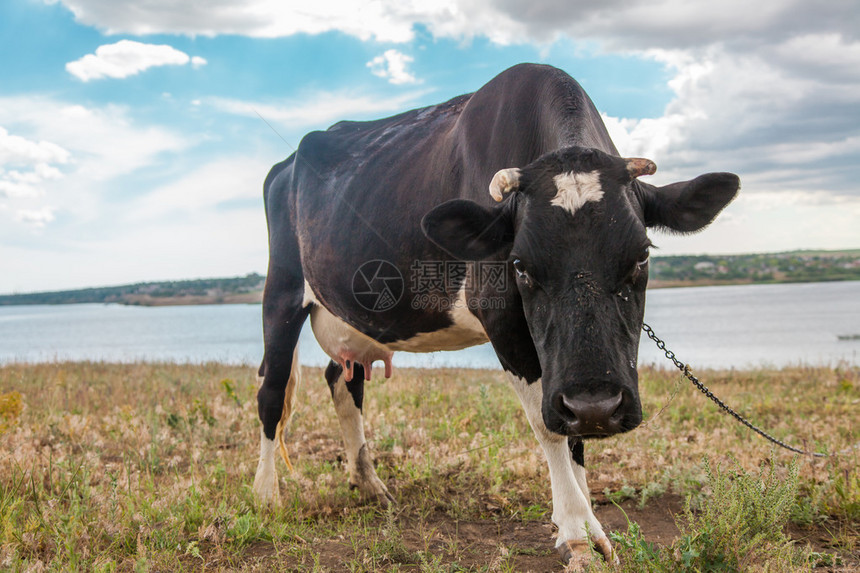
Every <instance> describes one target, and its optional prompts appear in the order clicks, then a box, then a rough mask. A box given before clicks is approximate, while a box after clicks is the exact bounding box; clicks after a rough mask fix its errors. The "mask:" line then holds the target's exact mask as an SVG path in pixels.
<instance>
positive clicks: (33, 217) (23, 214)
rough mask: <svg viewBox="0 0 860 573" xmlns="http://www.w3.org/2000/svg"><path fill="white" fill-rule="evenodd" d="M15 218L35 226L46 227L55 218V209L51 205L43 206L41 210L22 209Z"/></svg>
mask: <svg viewBox="0 0 860 573" xmlns="http://www.w3.org/2000/svg"><path fill="white" fill-rule="evenodd" d="M15 218H16V219H17V220H18V221H21V222H23V223H27V224H29V225H33V226H34V227H44V226H45V224H47V223H50V222H51V221H53V220H54V211H53V209H52V208H51V207H42V208H41V209H39V210H30V209H20V210H19V211H18V212H17V213H16V214H15Z"/></svg>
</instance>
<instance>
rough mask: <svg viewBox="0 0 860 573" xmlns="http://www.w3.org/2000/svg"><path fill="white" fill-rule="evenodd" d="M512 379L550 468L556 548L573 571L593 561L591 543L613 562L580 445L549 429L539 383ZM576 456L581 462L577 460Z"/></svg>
mask: <svg viewBox="0 0 860 573" xmlns="http://www.w3.org/2000/svg"><path fill="white" fill-rule="evenodd" d="M511 378H512V381H513V386H514V389H515V390H516V392H517V395H518V396H519V398H520V401H521V402H522V404H523V409H524V410H525V413H526V417H527V418H528V421H529V424H530V425H531V427H532V430H533V431H534V433H535V436H536V437H537V439H538V442H539V443H540V445H541V447H542V448H543V451H544V454H545V455H546V460H547V464H548V466H549V475H550V483H551V487H552V521H553V523H555V524H556V526H557V527H558V539H557V540H556V549H557V550H558V552H559V554H560V555H561V557H562V559H564V560H565V561H566V562H568V563H569V570H574V571H576V570H578V569H580V568H584V567H585V566H586V564H587V563H588V562H589V561H590V560H591V555H592V551H591V544H592V543H593V544H594V547H595V549H597V551H599V552H600V553H601V554H603V555H604V557H606V558H607V560H612V559H613V557H612V548H611V545H610V543H609V539H608V538H607V537H606V534H605V533H604V532H603V527H602V526H601V525H600V522H599V521H597V518H596V517H595V516H594V512H593V511H592V509H591V499H590V498H589V495H588V488H587V486H586V484H585V470H584V468H583V467H582V464H581V463H578V462H580V461H582V460H581V457H582V456H581V454H582V448H581V442H576V443H579V444H580V445H579V446H576V443H570V444H569V443H568V439H567V438H566V437H565V436H560V435H558V434H555V433H553V432H550V431H549V430H547V428H546V426H545V425H544V423H543V416H542V414H541V401H542V397H543V391H542V389H541V384H540V382H539V381H538V382H535V383H533V384H527V383H526V382H525V381H524V380H522V379H520V378H516V377H513V376H512V377H511ZM574 457H580V459H579V460H574V459H573V458H574ZM589 537H590V541H589Z"/></svg>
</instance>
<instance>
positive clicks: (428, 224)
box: [421, 199, 514, 261]
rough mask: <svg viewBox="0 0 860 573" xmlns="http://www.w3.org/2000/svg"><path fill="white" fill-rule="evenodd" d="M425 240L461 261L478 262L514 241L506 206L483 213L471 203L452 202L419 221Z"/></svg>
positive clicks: (433, 210) (486, 210)
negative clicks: (425, 236)
mask: <svg viewBox="0 0 860 573" xmlns="http://www.w3.org/2000/svg"><path fill="white" fill-rule="evenodd" d="M421 229H422V230H423V231H424V234H425V235H427V238H428V239H430V240H431V241H432V242H433V243H435V244H436V245H437V246H438V247H440V248H441V249H443V250H444V251H446V252H448V253H450V254H451V255H453V256H454V257H456V258H458V259H460V260H464V261H480V260H482V259H486V258H487V257H489V256H491V255H493V254H495V253H497V252H499V251H500V250H502V249H504V248H507V249H510V248H511V245H512V244H513V241H514V226H513V222H512V220H511V215H510V209H509V208H508V206H507V204H505V205H502V206H499V207H496V208H493V209H487V208H486V207H482V206H481V205H478V204H477V203H475V202H474V201H467V200H465V199H452V200H450V201H446V202H445V203H442V204H441V205H439V206H438V207H435V208H433V209H432V210H431V211H430V212H429V213H427V214H426V215H424V218H423V219H421Z"/></svg>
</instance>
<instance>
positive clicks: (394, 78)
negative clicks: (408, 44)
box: [367, 50, 418, 85]
mask: <svg viewBox="0 0 860 573" xmlns="http://www.w3.org/2000/svg"><path fill="white" fill-rule="evenodd" d="M414 60H415V59H414V58H413V57H412V56H407V55H406V54H404V53H402V52H398V51H397V50H386V51H385V52H384V53H383V54H381V55H379V56H376V57H375V58H373V59H372V60H370V61H369V62H367V67H368V68H370V73H372V74H373V75H374V76H377V77H380V78H384V79H387V80H388V81H389V82H390V83H392V84H394V85H400V84H414V83H418V79H417V78H416V77H415V76H414V75H413V74H412V72H410V71H409V69H408V68H409V64H411V63H412V62H413V61H414Z"/></svg>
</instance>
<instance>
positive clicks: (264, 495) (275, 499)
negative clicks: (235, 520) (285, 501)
mask: <svg viewBox="0 0 860 573" xmlns="http://www.w3.org/2000/svg"><path fill="white" fill-rule="evenodd" d="M261 478H262V479H261ZM254 495H256V496H257V500H258V501H259V502H260V503H262V504H264V505H278V504H279V503H280V502H281V492H280V491H279V489H278V481H277V476H271V475H262V476H261V474H260V473H257V476H256V477H255V478H254Z"/></svg>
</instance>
